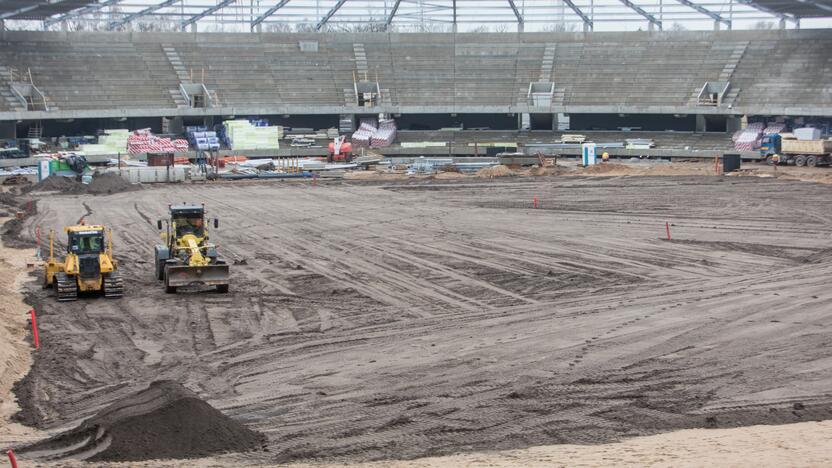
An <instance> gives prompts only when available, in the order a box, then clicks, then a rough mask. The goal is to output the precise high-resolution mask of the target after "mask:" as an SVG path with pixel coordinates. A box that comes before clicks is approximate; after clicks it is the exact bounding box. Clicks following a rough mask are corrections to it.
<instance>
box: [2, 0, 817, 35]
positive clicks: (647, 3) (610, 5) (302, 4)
mask: <svg viewBox="0 0 832 468" xmlns="http://www.w3.org/2000/svg"><path fill="white" fill-rule="evenodd" d="M826 17H832V0H164V1H159V0H98V1H94V0H0V20H40V21H42V24H41V25H40V26H41V27H43V28H44V29H48V28H55V27H61V25H63V27H67V26H66V24H67V23H68V22H76V23H77V22H84V21H87V22H97V23H99V24H98V25H97V26H94V27H89V26H87V27H86V28H84V29H103V30H124V29H131V27H132V25H133V24H135V23H137V22H145V23H146V22H148V21H155V22H157V23H158V24H159V25H162V24H164V25H166V26H167V27H168V29H171V25H172V26H173V29H186V28H188V27H189V26H191V25H196V24H197V23H200V24H207V25H213V26H209V28H210V27H214V28H217V29H219V28H222V30H225V28H224V25H229V24H235V25H237V26H241V27H242V29H250V30H261V29H262V28H263V27H264V26H265V27H266V30H274V31H280V32H287V31H291V30H296V31H333V30H334V31H338V30H345V31H361V30H363V31H386V30H391V29H393V30H407V29H411V30H416V31H425V32H431V31H440V30H442V28H445V30H453V31H457V27H458V25H460V24H464V25H467V27H468V28H469V30H470V29H476V28H478V27H479V28H482V27H483V26H484V25H488V24H503V25H516V28H517V30H518V31H523V30H524V28H525V26H526V25H537V29H538V30H554V31H557V30H560V31H577V30H580V29H583V30H584V31H588V30H593V29H596V26H597V25H599V24H604V25H615V24H623V23H629V24H630V25H633V24H637V25H638V27H639V28H641V27H642V26H643V27H646V28H647V29H651V30H653V29H668V28H670V26H672V25H674V24H676V25H677V26H675V27H680V26H679V25H681V28H683V29H686V28H685V25H686V24H690V23H692V22H694V23H695V22H699V23H702V22H712V23H713V24H714V28H715V29H719V28H725V29H731V28H732V27H733V26H734V25H735V24H736V23H737V22H738V21H743V20H744V21H746V22H748V21H757V22H759V21H771V20H773V21H779V22H780V26H781V27H784V24H785V23H786V22H787V21H788V22H790V23H791V24H794V25H795V26H797V25H799V23H800V19H801V18H826ZM357 25H358V27H363V28H364V29H357V28H356V26H357ZM350 27H351V28H352V29H350ZM547 28H548V29H547ZM606 29H608V30H609V29H613V30H614V29H617V28H616V27H615V26H612V27H607V28H606Z"/></svg>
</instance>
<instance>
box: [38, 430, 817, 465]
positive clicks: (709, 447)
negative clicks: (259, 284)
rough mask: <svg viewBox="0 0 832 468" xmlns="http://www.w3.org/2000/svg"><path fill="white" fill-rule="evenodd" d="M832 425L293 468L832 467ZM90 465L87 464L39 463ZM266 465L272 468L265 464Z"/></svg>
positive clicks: (225, 461)
mask: <svg viewBox="0 0 832 468" xmlns="http://www.w3.org/2000/svg"><path fill="white" fill-rule="evenodd" d="M830 445H832V422H830V421H823V422H807V423H796V424H788V425H782V426H750V427H742V428H735V429H688V430H682V431H675V432H670V433H667V434H658V435H654V436H645V437H635V438H632V439H627V440H625V441H623V442H619V443H612V444H600V445H569V444H563V445H548V446H540V447H530V448H526V449H519V450H507V451H502V452H480V453H470V454H462V455H450V456H444V457H430V458H421V459H417V460H408V461H380V462H368V463H353V464H346V465H345V464H336V465H333V464H326V463H312V464H309V463H293V464H289V465H284V466H286V467H288V468H334V467H344V466H346V467H351V468H446V467H465V468H486V467H487V468H503V467H505V468H514V467H528V468H532V467H540V468H544V467H545V468H548V467H561V466H562V467H567V466H568V467H601V466H616V467H620V466H633V467H636V466H637V467H644V466H652V467H701V466H716V467H723V466H724V467H740V466H755V467H772V468H783V467H820V466H830V465H832V449H830V448H829V447H830ZM230 465H234V466H258V465H255V464H251V465H250V464H249V462H247V461H245V460H240V459H239V457H237V456H235V455H228V456H223V457H214V458H203V459H196V460H150V461H146V462H138V463H104V464H101V463H98V464H96V466H106V467H110V468H139V467H141V468H145V467H157V466H158V467H194V468H207V467H223V466H230ZM33 466H42V467H59V466H63V467H70V466H79V467H87V466H90V465H89V464H86V463H82V462H60V463H35V464H33ZM259 466H266V465H259Z"/></svg>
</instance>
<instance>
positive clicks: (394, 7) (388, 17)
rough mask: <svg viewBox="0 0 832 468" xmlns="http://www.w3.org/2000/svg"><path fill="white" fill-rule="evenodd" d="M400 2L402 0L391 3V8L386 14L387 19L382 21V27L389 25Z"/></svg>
mask: <svg viewBox="0 0 832 468" xmlns="http://www.w3.org/2000/svg"><path fill="white" fill-rule="evenodd" d="M400 3H402V0H396V3H394V4H393V9H392V10H390V14H389V15H387V20H386V21H385V22H384V29H385V30H386V29H387V28H389V27H390V23H392V22H393V17H395V16H396V12H397V11H399V4H400Z"/></svg>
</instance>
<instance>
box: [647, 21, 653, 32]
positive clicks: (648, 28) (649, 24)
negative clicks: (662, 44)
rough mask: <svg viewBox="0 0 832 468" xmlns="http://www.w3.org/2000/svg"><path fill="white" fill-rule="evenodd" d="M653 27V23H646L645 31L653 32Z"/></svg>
mask: <svg viewBox="0 0 832 468" xmlns="http://www.w3.org/2000/svg"><path fill="white" fill-rule="evenodd" d="M653 26H654V25H653V22H652V21H650V22H648V23H647V30H648V31H650V32H652V31H653Z"/></svg>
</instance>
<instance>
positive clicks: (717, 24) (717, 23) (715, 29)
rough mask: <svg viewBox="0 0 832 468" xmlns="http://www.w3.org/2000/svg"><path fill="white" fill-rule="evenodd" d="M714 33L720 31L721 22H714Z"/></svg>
mask: <svg viewBox="0 0 832 468" xmlns="http://www.w3.org/2000/svg"><path fill="white" fill-rule="evenodd" d="M714 31H719V20H714Z"/></svg>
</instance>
